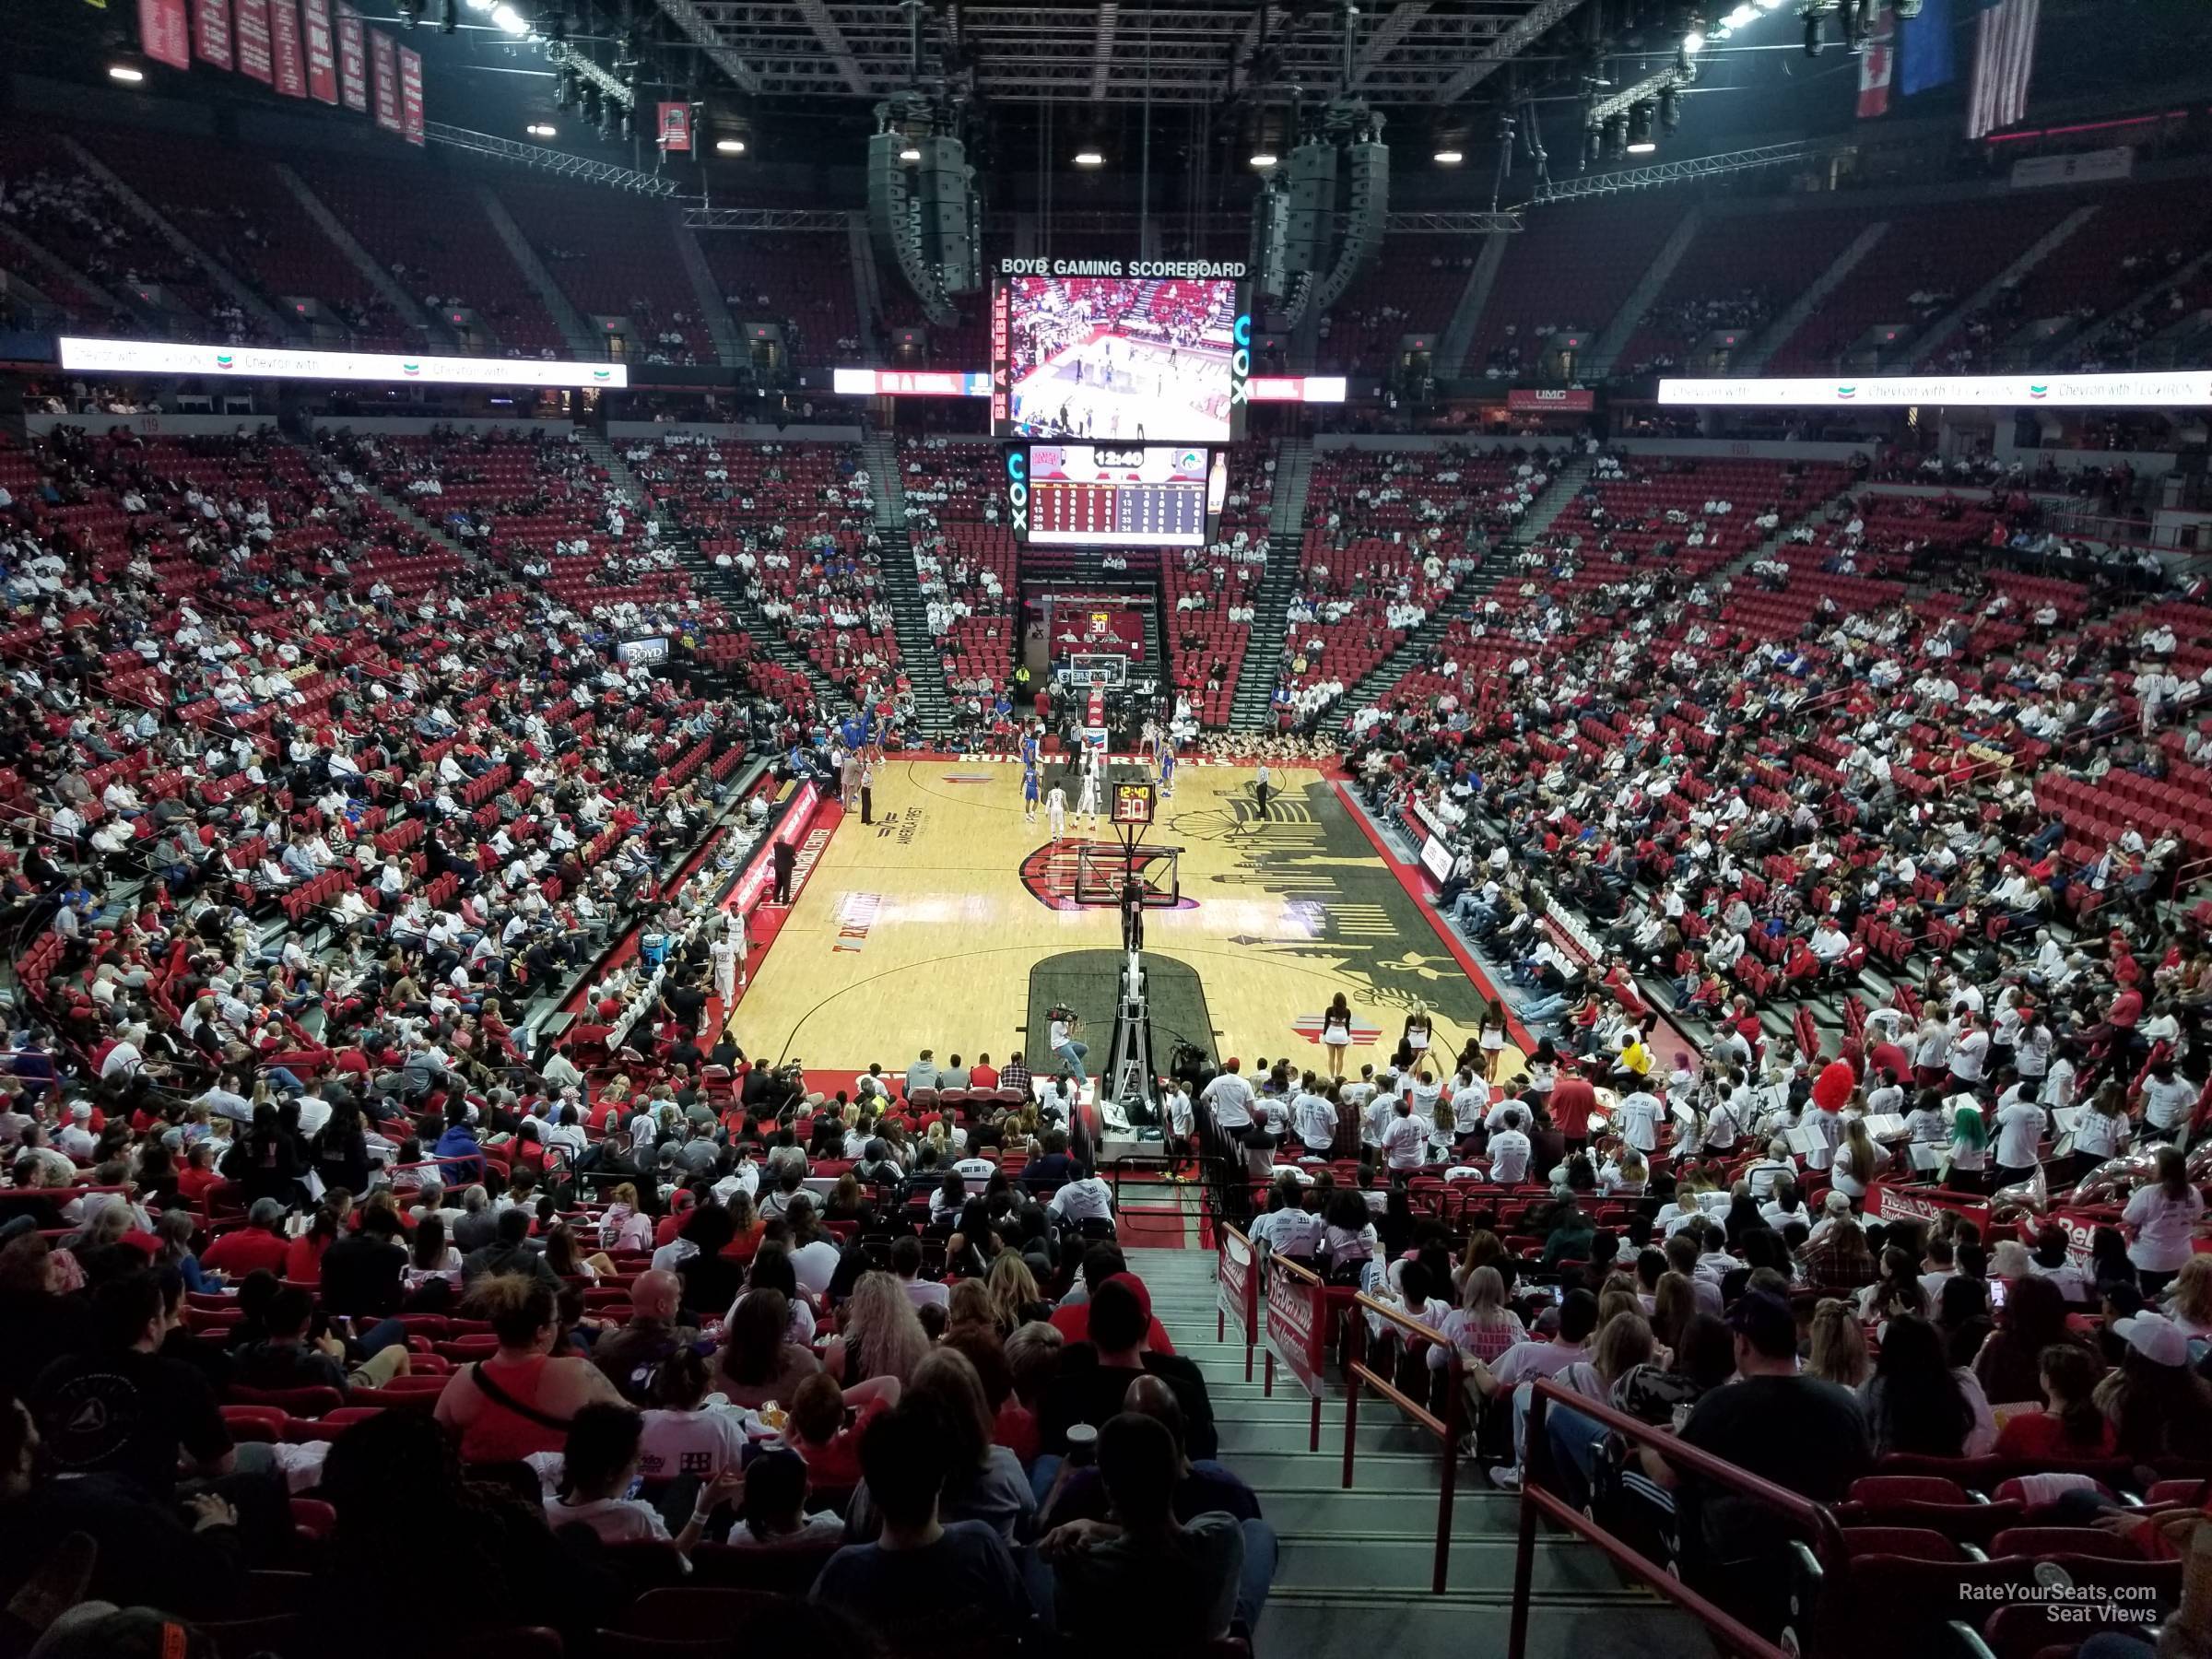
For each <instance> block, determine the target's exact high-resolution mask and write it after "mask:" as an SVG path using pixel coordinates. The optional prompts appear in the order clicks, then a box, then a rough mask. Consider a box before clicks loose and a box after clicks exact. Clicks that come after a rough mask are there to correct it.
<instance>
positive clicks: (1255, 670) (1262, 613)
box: [1229, 438, 1313, 732]
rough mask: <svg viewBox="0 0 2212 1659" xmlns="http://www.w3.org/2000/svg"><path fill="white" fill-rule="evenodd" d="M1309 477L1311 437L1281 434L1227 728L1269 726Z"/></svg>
mask: <svg viewBox="0 0 2212 1659" xmlns="http://www.w3.org/2000/svg"><path fill="white" fill-rule="evenodd" d="M1312 481H1313V441H1312V439H1310V438H1286V439H1284V440H1283V441H1282V443H1281V445H1280V446H1279V447H1278V448H1277V452H1276V473H1275V497H1274V501H1273V504H1272V505H1271V506H1270V508H1269V510H1268V516H1267V568H1266V569H1265V571H1263V572H1262V573H1261V575H1260V584H1259V586H1258V587H1257V588H1256V589H1254V590H1253V600H1252V617H1253V620H1252V632H1251V634H1250V635H1249V637H1247V639H1246V640H1245V641H1244V661H1243V663H1242V664H1241V665H1240V666H1239V668H1238V670H1237V688H1236V692H1235V695H1234V696H1233V697H1232V698H1231V699H1230V706H1229V729H1230V731H1232V732H1257V731H1263V730H1266V729H1268V728H1269V726H1270V712H1271V709H1272V707H1273V700H1274V697H1275V682H1276V678H1277V675H1278V674H1279V673H1280V671H1281V668H1282V662H1283V638H1284V635H1285V634H1286V633H1287V632H1288V629H1289V622H1290V618H1289V615H1288V613H1289V609H1290V594H1291V593H1292V591H1293V590H1294V589H1295V588H1296V587H1297V585H1298V573H1299V571H1300V567H1301V566H1302V565H1303V563H1304V560H1305V546H1304V544H1305V535H1306V493H1307V490H1308V489H1309V488H1310V487H1311V486H1312Z"/></svg>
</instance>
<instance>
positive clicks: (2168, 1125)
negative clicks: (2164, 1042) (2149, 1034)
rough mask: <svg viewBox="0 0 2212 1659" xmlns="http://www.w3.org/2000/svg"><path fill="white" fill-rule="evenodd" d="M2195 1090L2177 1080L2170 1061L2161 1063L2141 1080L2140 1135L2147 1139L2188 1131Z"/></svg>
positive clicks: (2185, 1079)
mask: <svg viewBox="0 0 2212 1659" xmlns="http://www.w3.org/2000/svg"><path fill="white" fill-rule="evenodd" d="M2198 1092H2199V1091H2198V1088H2197V1086H2196V1085H2195V1084H2194V1083H2192V1082H2190V1081H2189V1080H2188V1079H2187V1078H2185V1077H2182V1076H2180V1075H2179V1074H2178V1073H2177V1072H2176V1071H2175V1070H2174V1066H2173V1062H2172V1061H2171V1060H2161V1061H2159V1063H2158V1064H2157V1065H2154V1066H2152V1067H2151V1068H2150V1076H2149V1077H2146V1078H2144V1079H2143V1133H2144V1135H2145V1136H2146V1137H2158V1138H2164V1137H2166V1136H2170V1135H2179V1134H2180V1133H2181V1132H2182V1131H2183V1129H2185V1128H2187V1127H2188V1124H2189V1112H2190V1109H2191V1108H2192V1107H2194V1105H2195V1104H2196V1097H2197V1094H2198Z"/></svg>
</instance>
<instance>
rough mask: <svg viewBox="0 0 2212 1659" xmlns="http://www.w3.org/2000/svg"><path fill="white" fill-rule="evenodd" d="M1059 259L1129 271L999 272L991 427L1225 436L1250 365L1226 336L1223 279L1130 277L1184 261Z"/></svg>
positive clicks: (1236, 421) (1105, 435) (1228, 323)
mask: <svg viewBox="0 0 2212 1659" xmlns="http://www.w3.org/2000/svg"><path fill="white" fill-rule="evenodd" d="M1007 263H1008V264H1009V265H1013V264H1018V263H1020V262H1015V261H1009V262H1007ZM1060 263H1062V264H1081V265H1085V266H1086V267H1087V268H1088V267H1089V266H1103V267H1106V268H1108V269H1110V270H1112V271H1115V272H1119V271H1122V270H1124V269H1125V270H1127V271H1129V272H1131V273H1133V274H1132V275H1129V276H1121V275H1112V276H1094V275H1042V274H1038V273H1034V272H1030V273H1015V274H1011V275H1006V276H1004V277H1001V279H1000V281H999V284H998V286H997V288H996V289H995V290H994V293H993V295H992V330H991V371H992V374H991V381H992V405H991V413H992V431H993V433H994V436H997V437H1001V438H1069V439H1077V440H1082V441H1093V442H1115V443H1227V442H1229V441H1230V440H1231V439H1232V438H1234V437H1235V436H1236V435H1237V432H1238V429H1240V427H1241V424H1242V422H1241V414H1242V407H1243V401H1244V399H1243V395H1242V386H1241V382H1243V380H1244V378H1245V376H1246V375H1247V374H1248V373H1249V371H1250V367H1251V362H1250V355H1249V353H1248V351H1247V350H1246V349H1245V348H1244V347H1243V346H1241V344H1240V343H1239V340H1238V337H1237V336H1238V331H1239V326H1240V323H1239V319H1240V317H1241V314H1242V313H1241V309H1240V306H1239V300H1238V291H1237V290H1238V283H1237V281H1236V278H1235V277H1233V276H1223V277H1215V276H1207V277H1180V276H1150V275H1139V274H1135V273H1144V272H1148V271H1171V270H1180V269H1185V268H1193V262H1185V263H1183V264H1179V265H1171V264H1166V263H1156V264H1147V263H1145V262H1141V261H1131V262H1128V263H1127V264H1126V265H1124V263H1123V262H1121V261H1110V260H1100V261H1084V262H1072V261H1069V262H1060ZM1195 268H1202V269H1207V270H1217V269H1224V268H1228V269H1234V268H1236V267H1222V266H1218V265H1206V266H1198V267H1195Z"/></svg>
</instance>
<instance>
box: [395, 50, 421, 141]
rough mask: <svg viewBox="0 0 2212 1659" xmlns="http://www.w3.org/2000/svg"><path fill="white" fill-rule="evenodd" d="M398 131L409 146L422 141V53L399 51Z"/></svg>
mask: <svg viewBox="0 0 2212 1659" xmlns="http://www.w3.org/2000/svg"><path fill="white" fill-rule="evenodd" d="M399 130H400V131H401V132H402V133H403V134H405V135H406V140H407V142H408V143H409V144H420V143H421V142H422V141H423V131H422V53H419V52H410V51H408V50H407V48H406V47H405V46H402V47H401V48H400V49H399Z"/></svg>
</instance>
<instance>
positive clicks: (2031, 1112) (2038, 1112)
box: [1995, 1098, 2050, 1187]
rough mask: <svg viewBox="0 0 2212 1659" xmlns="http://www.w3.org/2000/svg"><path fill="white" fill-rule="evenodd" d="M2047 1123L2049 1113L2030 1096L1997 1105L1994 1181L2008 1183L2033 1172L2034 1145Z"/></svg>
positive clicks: (2026, 1176) (2028, 1175)
mask: <svg viewBox="0 0 2212 1659" xmlns="http://www.w3.org/2000/svg"><path fill="white" fill-rule="evenodd" d="M2049 1127H2050V1119H2049V1117H2048V1115H2047V1114H2046V1113H2045V1112H2044V1111H2043V1109H2042V1108H2041V1106H2039V1105H2037V1104H2036V1103H2035V1102H2034V1101H2033V1100H2027V1099H2024V1098H2015V1099H2014V1100H2011V1101H2010V1102H2008V1103H2007V1104H2006V1105H2004V1106H2000V1107H1999V1108H1997V1115H1996V1130H1997V1144H1996V1148H1995V1152H1996V1166H1997V1168H1996V1182H1997V1185H1999V1186H2000V1187H2003V1186H2010V1185H2011V1184H2012V1183H2013V1182H2018V1181H2026V1180H2027V1179H2028V1178H2029V1177H2030V1176H2031V1175H2033V1174H2034V1173H2035V1167H2036V1162H2037V1159H2036V1148H2037V1147H2040V1146H2041V1144H2042V1139H2043V1131H2044V1130H2045V1129H2047V1128H2049Z"/></svg>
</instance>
